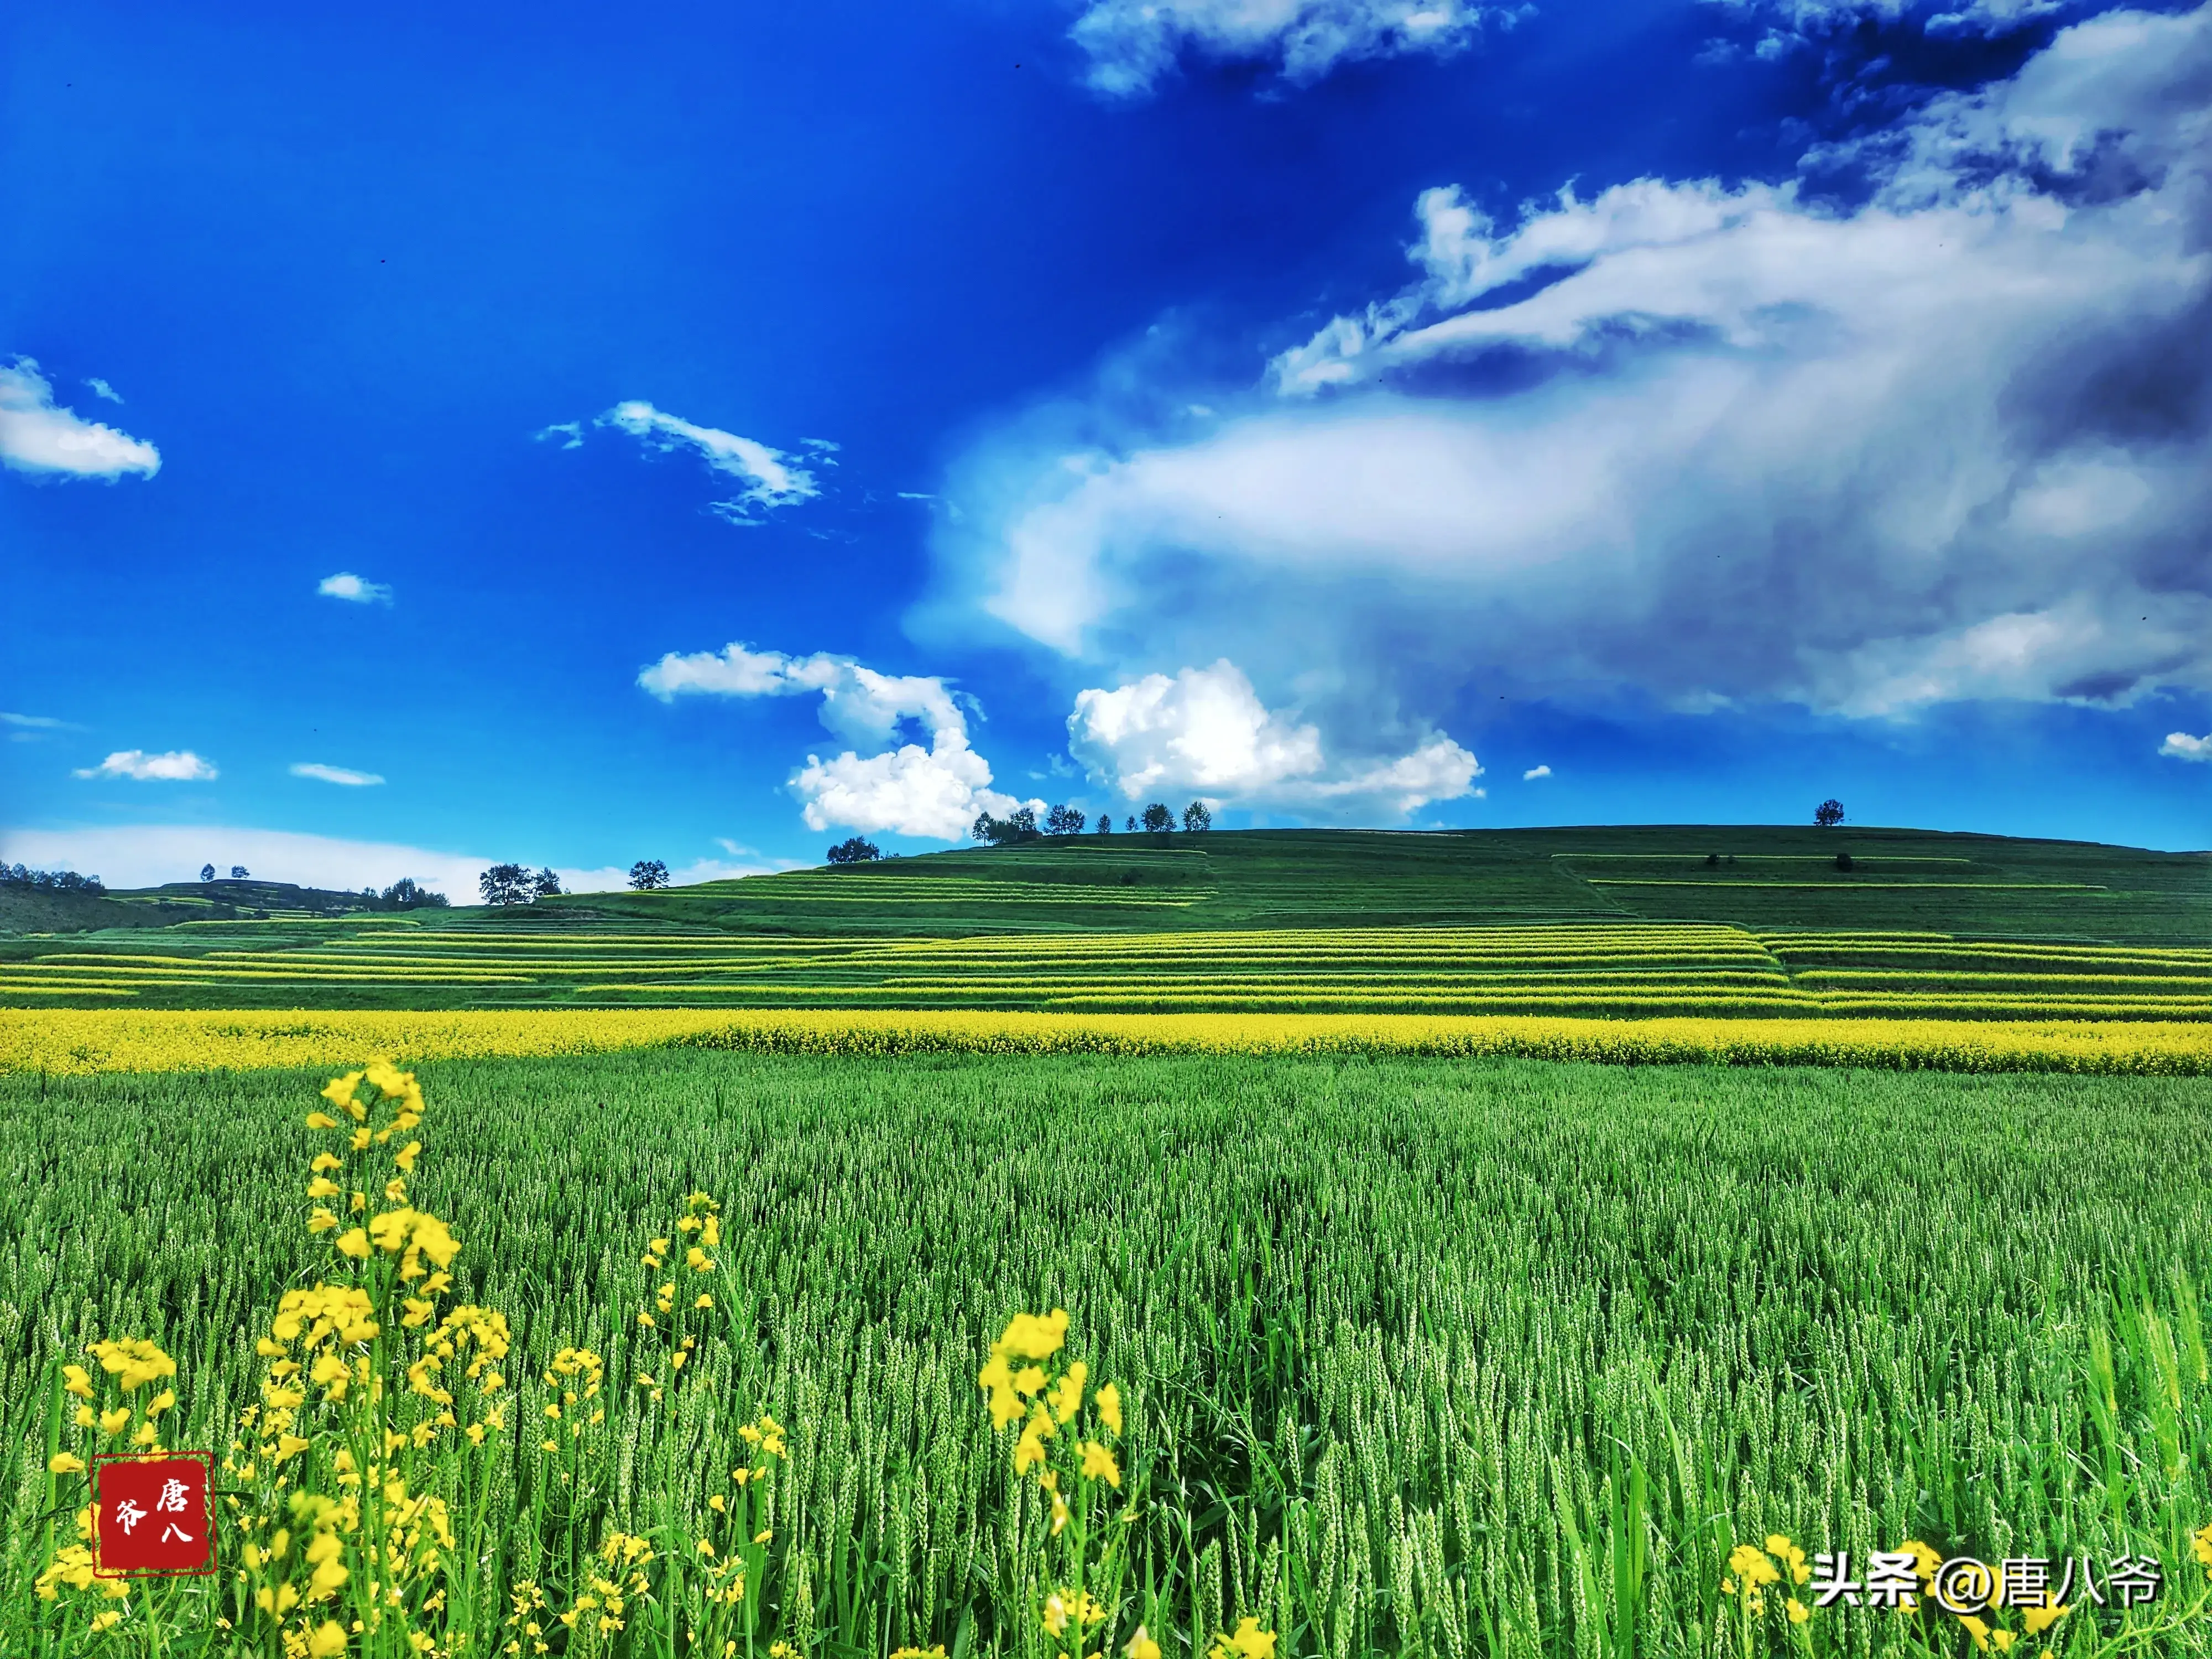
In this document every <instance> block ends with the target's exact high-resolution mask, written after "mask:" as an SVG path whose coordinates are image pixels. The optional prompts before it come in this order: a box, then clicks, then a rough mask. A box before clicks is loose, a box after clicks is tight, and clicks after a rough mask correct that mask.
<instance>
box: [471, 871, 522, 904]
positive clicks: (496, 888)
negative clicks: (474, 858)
mask: <svg viewBox="0 0 2212 1659" xmlns="http://www.w3.org/2000/svg"><path fill="white" fill-rule="evenodd" d="M477 891H478V892H480V893H482V894H483V902H485V903H486V904H527V903H529V902H530V901H531V898H532V893H531V890H530V872H529V870H528V869H527V868H526V867H525V866H522V865H520V864H495V865H493V866H492V867H491V868H490V869H489V870H487V871H485V872H483V874H482V875H480V876H478V877H477Z"/></svg>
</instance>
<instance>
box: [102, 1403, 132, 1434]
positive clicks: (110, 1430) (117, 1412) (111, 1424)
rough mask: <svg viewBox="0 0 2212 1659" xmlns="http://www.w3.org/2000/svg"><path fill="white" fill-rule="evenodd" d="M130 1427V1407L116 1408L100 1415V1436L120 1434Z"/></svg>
mask: <svg viewBox="0 0 2212 1659" xmlns="http://www.w3.org/2000/svg"><path fill="white" fill-rule="evenodd" d="M130 1426H131V1407H128V1406H118V1407H116V1408H115V1409H114V1410H113V1411H112V1412H102V1413H100V1432H101V1433H102V1434H120V1433H122V1432H123V1431H124V1430H125V1429H127V1428H129V1427H130Z"/></svg>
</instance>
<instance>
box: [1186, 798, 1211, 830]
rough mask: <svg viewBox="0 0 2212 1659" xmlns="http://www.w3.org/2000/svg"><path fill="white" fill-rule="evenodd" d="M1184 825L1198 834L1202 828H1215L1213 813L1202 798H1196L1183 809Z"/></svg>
mask: <svg viewBox="0 0 2212 1659" xmlns="http://www.w3.org/2000/svg"><path fill="white" fill-rule="evenodd" d="M1182 827H1183V828H1184V829H1188V830H1189V831H1190V832H1191V834H1193V835H1196V834H1197V833H1198V832H1199V831H1200V830H1201V829H1212V828H1213V814H1212V812H1211V811H1208V810H1207V808H1206V803H1205V802H1204V801H1202V800H1194V801H1193V802H1191V804H1190V805H1188V806H1186V807H1184V808H1183V809H1182Z"/></svg>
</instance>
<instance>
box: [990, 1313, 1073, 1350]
mask: <svg viewBox="0 0 2212 1659" xmlns="http://www.w3.org/2000/svg"><path fill="white" fill-rule="evenodd" d="M1066 1340H1067V1310H1066V1309H1065V1308H1054V1310H1052V1311H1051V1312H1050V1313H1048V1314H1046V1315H1044V1316H1042V1317H1040V1316H1037V1315H1036V1314H1025V1313H1024V1314H1016V1315H1015V1316H1013V1318H1012V1320H1010V1321H1009V1322H1007V1325H1006V1330H1005V1332H1004V1333H1003V1334H1001V1335H1000V1338H999V1340H998V1342H997V1344H996V1346H997V1348H998V1350H999V1351H1000V1352H1004V1353H1006V1354H1009V1355H1011V1356H1012V1357H1014V1358H1019V1359H1049V1358H1052V1357H1053V1355H1054V1354H1056V1353H1058V1352H1060V1346H1061V1345H1062V1344H1064V1343H1065V1342H1066Z"/></svg>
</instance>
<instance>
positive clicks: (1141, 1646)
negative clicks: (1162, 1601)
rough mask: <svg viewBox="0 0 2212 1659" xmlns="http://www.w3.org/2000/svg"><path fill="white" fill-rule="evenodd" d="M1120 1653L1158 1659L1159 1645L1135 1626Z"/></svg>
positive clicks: (1135, 1657)
mask: <svg viewBox="0 0 2212 1659" xmlns="http://www.w3.org/2000/svg"><path fill="white" fill-rule="evenodd" d="M1112 1386H1113V1384H1111V1383H1109V1384H1107V1387H1109V1388H1111V1387H1112ZM1121 1651H1122V1652H1124V1653H1126V1654H1127V1655H1128V1656H1129V1659H1160V1644H1158V1642H1155V1641H1154V1640H1152V1632H1149V1631H1147V1630H1146V1628H1145V1627H1144V1626H1142V1625H1139V1626H1137V1633H1136V1634H1135V1635H1134V1636H1133V1637H1131V1638H1129V1645H1128V1646H1127V1647H1126V1648H1124V1649H1122V1650H1121Z"/></svg>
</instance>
